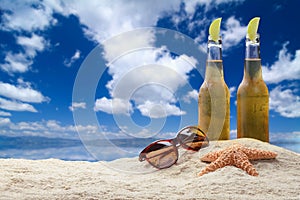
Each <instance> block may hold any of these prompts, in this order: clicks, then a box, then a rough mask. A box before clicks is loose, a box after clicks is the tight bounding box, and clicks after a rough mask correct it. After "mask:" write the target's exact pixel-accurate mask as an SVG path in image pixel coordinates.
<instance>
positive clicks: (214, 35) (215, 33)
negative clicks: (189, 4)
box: [208, 18, 222, 42]
mask: <svg viewBox="0 0 300 200" xmlns="http://www.w3.org/2000/svg"><path fill="white" fill-rule="evenodd" d="M221 20H222V18H218V19H215V20H214V21H213V22H212V23H211V24H210V27H209V31H208V32H209V35H210V37H211V39H212V40H213V41H215V42H217V41H218V39H219V35H220V25H221Z"/></svg>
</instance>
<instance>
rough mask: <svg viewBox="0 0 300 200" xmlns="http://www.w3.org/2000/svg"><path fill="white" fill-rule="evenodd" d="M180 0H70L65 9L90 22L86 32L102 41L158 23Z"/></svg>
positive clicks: (177, 5) (177, 6)
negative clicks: (170, 0)
mask: <svg viewBox="0 0 300 200" xmlns="http://www.w3.org/2000/svg"><path fill="white" fill-rule="evenodd" d="M180 2H181V1H180V0H175V1H172V2H171V3H170V2H168V1H160V0H154V1H132V0H129V1H119V2H118V3H116V2H114V1H110V0H102V1H97V0H91V1H84V2H83V1H67V2H65V5H66V10H69V12H70V13H72V14H75V15H77V16H78V17H79V19H80V22H81V23H82V24H85V25H86V26H87V29H86V34H87V35H89V36H90V37H91V38H93V39H94V40H96V41H98V42H101V41H102V40H104V39H107V38H109V37H111V36H113V35H116V34H119V33H121V32H124V31H129V30H132V29H134V28H137V27H145V26H153V25H155V24H156V22H157V20H158V19H159V17H160V16H162V15H163V14H164V13H167V12H171V11H173V10H178V9H179V5H180ZM65 12H67V11H65Z"/></svg>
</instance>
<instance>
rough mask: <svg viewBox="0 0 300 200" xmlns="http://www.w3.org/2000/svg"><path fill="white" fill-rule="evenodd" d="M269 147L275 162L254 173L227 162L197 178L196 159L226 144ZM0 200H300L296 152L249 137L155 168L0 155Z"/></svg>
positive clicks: (128, 161)
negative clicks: (256, 173)
mask: <svg viewBox="0 0 300 200" xmlns="http://www.w3.org/2000/svg"><path fill="white" fill-rule="evenodd" d="M234 142H236V143H241V144H244V145H245V146H248V147H254V148H260V149H264V150H271V151H275V152H277V153H278V157H277V158H276V159H275V160H264V161H262V160H261V161H253V162H252V163H253V164H254V167H255V168H256V169H257V171H258V173H259V176H257V177H253V176H250V175H248V174H247V173H246V172H245V171H242V170H241V169H238V168H236V167H232V166H228V167H224V168H222V169H219V170H217V171H215V172H212V173H209V174H206V175H203V176H202V177H198V176H197V174H198V173H199V172H200V171H201V169H203V168H204V167H205V166H206V165H207V164H206V163H203V162H201V161H200V160H199V158H200V157H201V156H202V155H204V154H205V153H207V152H208V151H212V150H216V149H220V148H224V147H226V146H229V145H231V144H232V143H234ZM0 168H1V170H0V199H272V200H275V199H300V192H299V188H300V155H299V154H297V153H294V152H291V151H288V150H285V149H283V148H280V147H277V146H273V145H270V144H268V143H263V142H260V141H257V140H252V139H238V140H231V141H224V142H215V143H214V142H212V143H211V145H210V147H209V148H206V149H203V150H201V151H199V152H197V153H190V152H186V151H183V150H182V151H181V157H180V159H179V160H178V163H177V164H176V165H174V166H172V167H171V168H168V169H164V170H155V169H153V167H151V166H150V165H149V164H148V163H147V162H142V163H140V162H139V161H138V159H137V158H124V159H119V160H115V161H113V162H79V161H62V160H57V159H48V160H23V159H0Z"/></svg>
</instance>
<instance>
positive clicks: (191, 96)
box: [183, 90, 199, 103]
mask: <svg viewBox="0 0 300 200" xmlns="http://www.w3.org/2000/svg"><path fill="white" fill-rule="evenodd" d="M198 98H199V91H197V90H192V91H189V92H188V93H187V94H186V95H185V96H184V97H183V101H184V102H186V103H190V102H191V100H195V101H198Z"/></svg>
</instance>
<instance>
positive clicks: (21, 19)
mask: <svg viewBox="0 0 300 200" xmlns="http://www.w3.org/2000/svg"><path fill="white" fill-rule="evenodd" d="M1 9H3V10H9V11H10V12H4V14H3V15H2V20H3V23H1V26H0V28H1V29H4V30H14V31H20V32H21V31H27V32H30V33H31V32H33V31H36V30H44V29H46V28H47V27H48V26H49V25H52V24H55V23H56V20H55V19H54V18H53V16H52V14H53V13H54V12H55V11H57V12H62V13H63V9H62V7H61V2H60V1H55V0H54V1H51V0H50V1H49V0H47V1H43V2H38V1H28V0H27V1H26V0H25V1H17V2H13V1H9V0H3V1H1Z"/></svg>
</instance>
